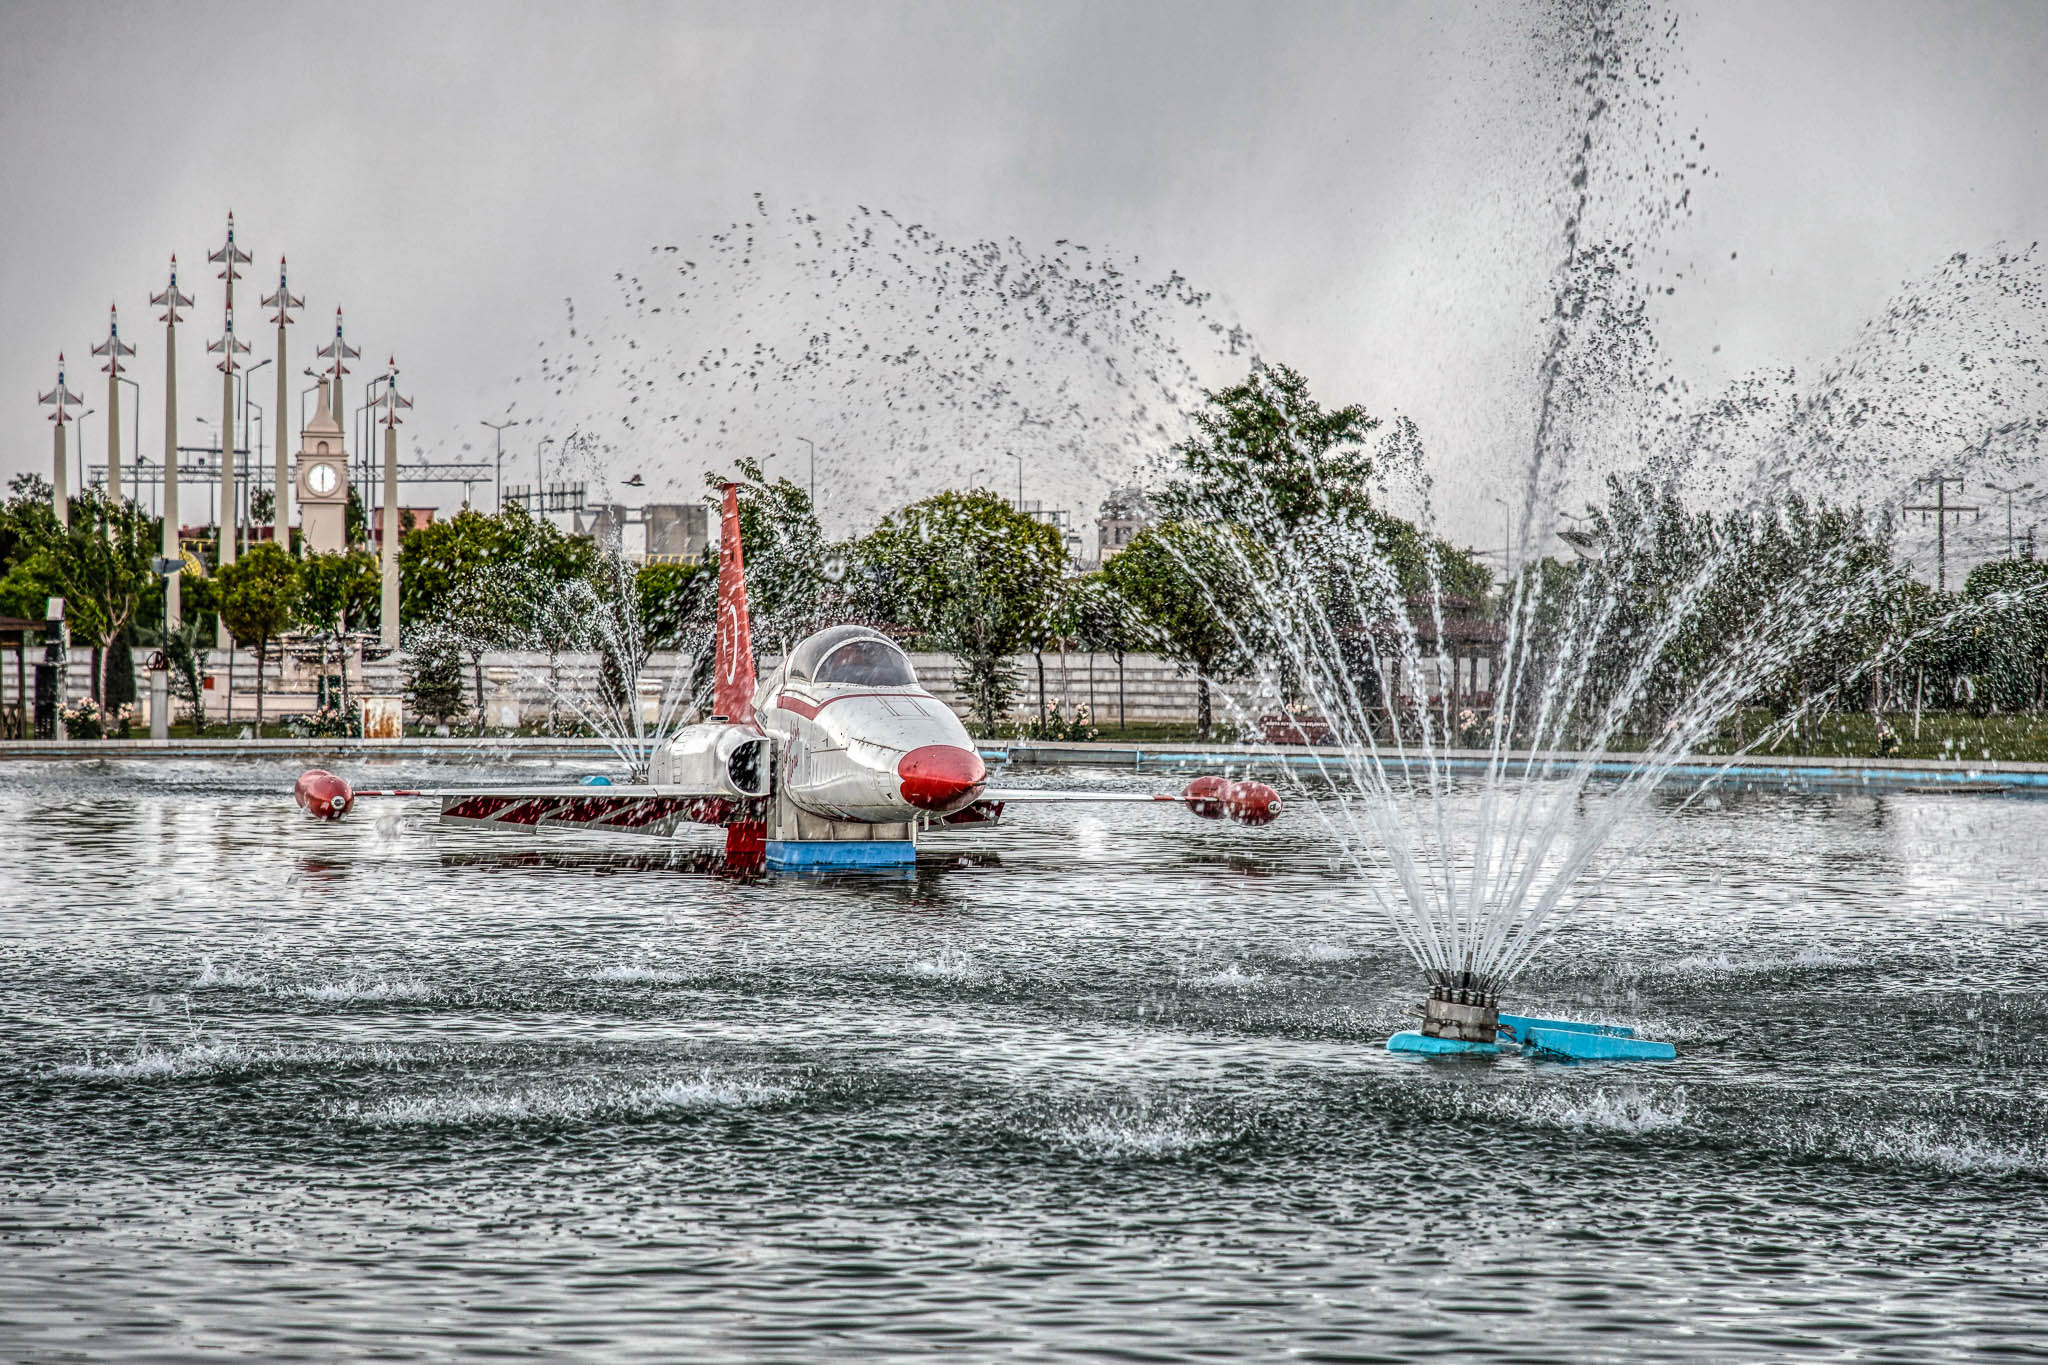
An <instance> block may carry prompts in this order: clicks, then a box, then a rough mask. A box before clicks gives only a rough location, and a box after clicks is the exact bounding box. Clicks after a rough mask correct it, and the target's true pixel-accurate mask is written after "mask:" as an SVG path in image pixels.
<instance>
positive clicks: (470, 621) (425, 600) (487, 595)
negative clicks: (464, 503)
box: [398, 503, 598, 725]
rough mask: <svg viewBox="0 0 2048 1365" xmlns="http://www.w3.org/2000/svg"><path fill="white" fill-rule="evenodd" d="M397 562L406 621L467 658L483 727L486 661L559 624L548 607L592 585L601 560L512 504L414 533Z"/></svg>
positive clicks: (586, 544)
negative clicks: (577, 587)
mask: <svg viewBox="0 0 2048 1365" xmlns="http://www.w3.org/2000/svg"><path fill="white" fill-rule="evenodd" d="M398 558H399V582H400V595H399V615H400V619H401V620H403V621H404V622H405V623H407V625H408V626H421V627H428V626H430V627H433V628H434V629H436V630H437V631H439V632H441V633H442V634H444V635H446V636H447V637H448V638H449V640H450V641H452V642H453V643H454V644H455V645H456V646H457V647H458V648H459V649H460V650H461V652H462V653H463V654H465V655H466V656H467V657H468V660H469V664H470V671H471V676H472V678H473V680H474V683H475V690H476V715H477V723H478V724H479V725H481V724H482V723H483V689H484V682H483V656H484V654H485V653H486V652H488V651H490V650H493V649H512V648H517V647H519V646H521V645H524V644H527V643H530V642H533V641H534V640H535V639H536V638H537V632H540V631H541V629H542V627H544V626H548V625H550V623H554V624H559V618H560V615H561V613H560V612H559V611H546V612H544V608H547V607H548V606H549V604H550V603H553V602H554V600H555V598H556V596H557V594H559V593H560V592H561V591H562V590H563V588H564V587H565V586H567V585H572V584H576V583H585V582H588V581H589V580H590V579H591V578H592V576H593V574H594V573H595V570H596V567H597V561H598V554H597V549H596V547H595V546H594V545H593V544H592V543H591V541H590V540H589V539H588V538H587V537H579V536H569V535H565V534H564V533H563V532H562V530H561V529H560V528H559V527H557V526H556V525H555V524H554V523H552V522H550V521H547V520H546V519H544V518H537V517H535V516H533V515H532V514H531V513H529V512H528V511H527V510H526V509H525V508H524V507H522V506H520V505H519V504H517V503H514V504H510V505H508V506H507V507H506V508H505V510H504V511H503V512H501V513H499V514H497V515H496V516H491V515H487V514H485V513H482V512H478V511H475V510H474V509H471V508H464V509H463V510H462V511H460V512H458V513H456V514H455V515H454V516H453V517H450V518H449V519H448V520H446V521H436V522H432V523H430V524H428V525H426V526H422V527H420V528H418V529H417V530H414V531H411V532H409V533H407V534H406V536H405V537H404V539H403V540H401V541H400V543H399V552H398ZM549 635H550V638H551V639H555V640H557V641H559V640H560V638H561V636H560V634H559V633H558V632H553V631H550V632H549ZM560 647H561V646H560V645H559V643H558V644H557V646H556V648H560Z"/></svg>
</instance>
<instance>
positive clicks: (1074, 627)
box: [1068, 560, 1142, 726]
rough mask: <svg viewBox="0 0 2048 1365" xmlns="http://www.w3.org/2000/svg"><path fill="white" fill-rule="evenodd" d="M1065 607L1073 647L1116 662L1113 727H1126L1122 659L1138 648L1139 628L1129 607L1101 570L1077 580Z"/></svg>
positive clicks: (1106, 574)
mask: <svg viewBox="0 0 2048 1365" xmlns="http://www.w3.org/2000/svg"><path fill="white" fill-rule="evenodd" d="M1111 562H1114V560H1112V561H1111ZM1068 603H1069V606H1068V610H1069V612H1070V613H1071V631H1072V634H1073V637H1074V641H1075V643H1077V644H1079V645H1080V646H1081V648H1083V649H1085V650H1088V651H1090V652H1091V653H1098V654H1107V655H1109V656H1110V657H1111V658H1113V659H1115V660H1116V723H1117V724H1118V725H1119V726H1123V725H1126V724H1128V720H1127V717H1126V714H1125V708H1124V657H1125V656H1126V655H1127V654H1129V653H1130V651H1131V650H1133V649H1136V648H1137V647H1138V644H1139V643H1140V631H1141V630H1142V626H1141V625H1140V623H1139V621H1138V619H1137V616H1136V614H1135V613H1134V612H1133V611H1132V609H1131V605H1130V603H1129V602H1126V601H1125V600H1124V599H1123V597H1122V596H1121V595H1120V594H1118V592H1117V591H1116V589H1115V588H1113V587H1112V586H1111V585H1110V579H1109V574H1108V572H1107V571H1106V570H1104V569H1097V570H1096V571H1095V572H1094V573H1090V574H1084V575H1083V576H1082V577H1081V578H1080V579H1078V580H1076V582H1075V583H1074V587H1073V591H1072V593H1070V594H1069V597H1068Z"/></svg>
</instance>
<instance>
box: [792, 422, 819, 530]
mask: <svg viewBox="0 0 2048 1365" xmlns="http://www.w3.org/2000/svg"><path fill="white" fill-rule="evenodd" d="M797 439H798V440H799V441H802V442H803V443H804V444H805V445H806V446H809V447H810V450H811V515H812V516H816V515H817V514H818V446H817V443H816V442H815V441H813V440H811V438H810V437H808V436H799V437H797Z"/></svg>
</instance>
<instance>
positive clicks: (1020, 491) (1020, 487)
mask: <svg viewBox="0 0 2048 1365" xmlns="http://www.w3.org/2000/svg"><path fill="white" fill-rule="evenodd" d="M1005 453H1008V452H1005ZM1010 458H1011V459H1013V460H1015V461H1016V462H1017V512H1018V514H1019V515H1020V516H1021V515H1022V514H1023V511H1024V457H1023V456H1022V455H1016V454H1011V455H1010Z"/></svg>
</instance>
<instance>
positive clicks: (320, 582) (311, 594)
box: [299, 550, 384, 698]
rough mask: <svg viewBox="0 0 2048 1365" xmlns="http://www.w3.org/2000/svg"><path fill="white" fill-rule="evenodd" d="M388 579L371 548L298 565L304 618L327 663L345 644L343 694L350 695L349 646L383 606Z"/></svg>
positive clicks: (313, 556)
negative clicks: (330, 654) (354, 634)
mask: <svg viewBox="0 0 2048 1365" xmlns="http://www.w3.org/2000/svg"><path fill="white" fill-rule="evenodd" d="M383 586H384V584H383V576H382V573H381V571H380V569H379V566H378V563H377V556H375V555H373V554H371V553H370V552H369V551H368V550H337V551H334V552H333V553H330V554H310V555H307V556H306V557H305V559H304V560H302V561H300V564H299V619H300V620H301V621H303V622H305V623H306V624H307V625H308V626H311V627H312V628H313V630H314V631H315V632H316V633H318V634H319V635H320V637H321V653H322V660H323V671H324V661H325V658H326V655H327V653H328V652H329V651H331V650H333V649H334V648H335V647H336V646H340V655H341V692H342V696H343V698H346V697H347V696H348V691H349V686H348V656H349V649H348V646H347V645H346V644H345V643H344V641H345V640H346V637H347V636H348V635H349V634H350V633H351V632H354V631H358V630H363V629H365V628H366V627H368V626H369V624H370V623H371V622H372V621H373V620H374V619H375V618H376V616H377V613H378V612H379V610H380V609H381V608H382V606H383Z"/></svg>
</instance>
